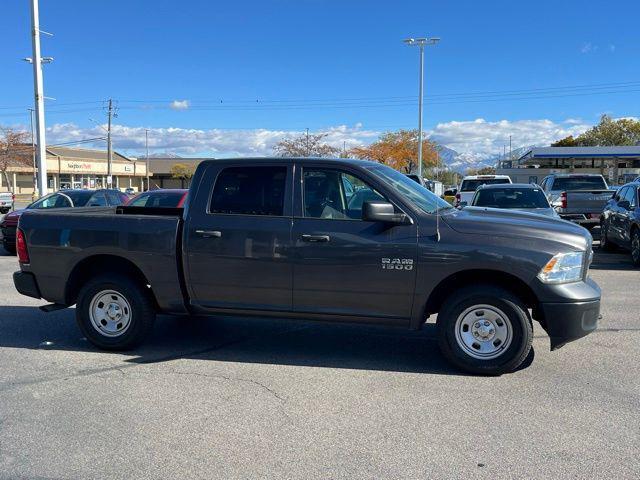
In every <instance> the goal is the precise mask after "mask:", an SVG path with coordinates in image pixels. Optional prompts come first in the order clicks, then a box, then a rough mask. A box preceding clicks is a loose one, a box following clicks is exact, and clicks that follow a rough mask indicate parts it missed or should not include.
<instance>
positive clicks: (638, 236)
mask: <svg viewBox="0 0 640 480" xmlns="http://www.w3.org/2000/svg"><path fill="white" fill-rule="evenodd" d="M631 262H633V265H634V266H636V267H640V228H634V229H633V231H632V232H631Z"/></svg>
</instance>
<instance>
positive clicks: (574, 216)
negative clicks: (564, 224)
mask: <svg viewBox="0 0 640 480" xmlns="http://www.w3.org/2000/svg"><path fill="white" fill-rule="evenodd" d="M559 215H560V218H562V219H563V220H569V221H570V222H574V223H577V224H579V225H597V224H599V223H600V214H599V213H560V214H559Z"/></svg>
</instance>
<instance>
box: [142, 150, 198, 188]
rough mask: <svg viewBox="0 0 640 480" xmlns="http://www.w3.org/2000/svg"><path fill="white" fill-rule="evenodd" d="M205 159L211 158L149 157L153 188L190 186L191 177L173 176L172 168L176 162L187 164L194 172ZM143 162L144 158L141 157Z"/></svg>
mask: <svg viewBox="0 0 640 480" xmlns="http://www.w3.org/2000/svg"><path fill="white" fill-rule="evenodd" d="M203 160H210V158H182V157H149V170H150V171H151V172H153V177H152V178H151V188H152V189H154V188H188V187H189V183H190V179H182V178H173V174H172V172H171V171H172V168H173V166H174V165H176V164H181V165H184V166H186V167H187V168H188V169H189V170H191V171H192V172H195V171H196V167H197V166H198V165H199V164H200V162H202V161H203ZM138 161H139V162H143V161H144V159H139V160H138Z"/></svg>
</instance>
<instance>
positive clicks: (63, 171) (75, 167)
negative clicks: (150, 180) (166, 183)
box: [0, 147, 147, 194]
mask: <svg viewBox="0 0 640 480" xmlns="http://www.w3.org/2000/svg"><path fill="white" fill-rule="evenodd" d="M111 171H112V175H113V182H112V184H113V187H114V188H118V189H120V190H124V189H125V188H133V189H134V190H135V191H142V190H143V189H144V180H145V177H146V175H147V170H146V164H145V161H144V160H137V159H135V158H129V157H126V156H124V155H122V154H120V153H117V152H113V157H112V164H111ZM7 173H8V175H9V179H10V181H11V186H12V187H13V188H12V189H13V190H14V193H16V194H33V192H34V169H33V167H31V166H21V165H18V164H16V165H15V166H10V167H9V169H8V170H7ZM0 177H2V176H1V175H0ZM106 186H107V152H106V151H105V150H90V149H85V148H72V147H49V148H47V187H48V191H49V192H54V191H56V190H59V189H64V188H89V189H94V188H106ZM7 190H9V186H7V185H6V184H5V180H4V178H0V191H4V192H6V191H7Z"/></svg>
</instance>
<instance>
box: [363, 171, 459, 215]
mask: <svg viewBox="0 0 640 480" xmlns="http://www.w3.org/2000/svg"><path fill="white" fill-rule="evenodd" d="M366 168H367V169H368V170H369V171H370V172H372V173H373V174H375V175H376V176H377V177H379V178H380V179H381V180H382V181H383V182H384V183H386V184H388V185H390V186H391V187H392V188H393V189H395V190H396V191H397V192H398V193H400V194H401V195H402V196H404V197H405V198H406V199H407V200H408V201H409V202H411V203H412V204H413V205H415V206H416V207H418V208H419V209H420V210H422V211H423V212H425V213H435V212H436V210H438V209H439V210H449V209H451V208H453V207H452V206H451V205H450V204H449V203H448V202H445V201H444V200H442V199H441V198H440V197H438V196H436V195H434V194H433V193H431V192H430V191H429V190H428V189H426V188H425V187H423V186H422V185H420V184H419V183H416V182H414V181H413V180H411V179H410V178H409V177H407V176H406V175H403V174H402V173H400V172H398V171H397V170H394V169H393V168H391V167H387V166H386V165H382V164H381V165H374V166H371V167H369V166H367V167H366Z"/></svg>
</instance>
